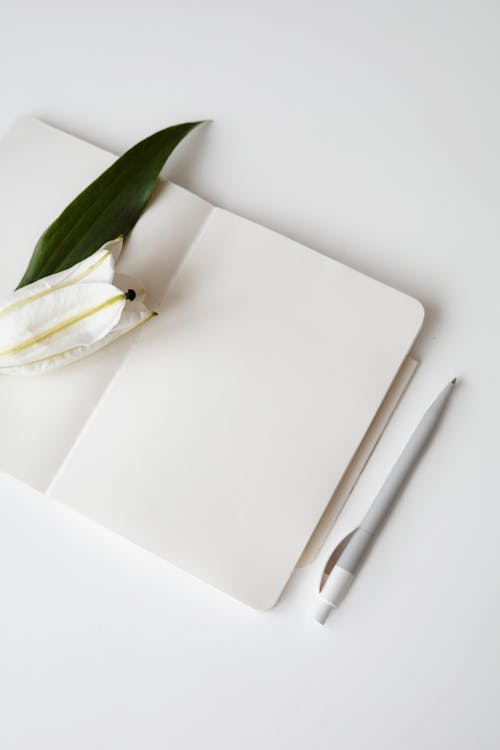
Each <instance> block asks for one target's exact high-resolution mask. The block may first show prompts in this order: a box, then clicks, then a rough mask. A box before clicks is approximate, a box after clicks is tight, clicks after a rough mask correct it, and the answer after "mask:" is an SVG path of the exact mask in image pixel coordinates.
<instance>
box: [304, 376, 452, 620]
mask: <svg viewBox="0 0 500 750" xmlns="http://www.w3.org/2000/svg"><path fill="white" fill-rule="evenodd" d="M455 383H456V378H454V379H453V380H452V381H451V383H448V385H447V386H446V388H444V389H443V390H442V391H441V393H440V394H439V396H438V397H437V398H436V400H435V401H434V402H433V404H432V405H431V406H430V407H429V408H428V409H427V411H426V412H425V414H424V416H423V417H422V419H421V420H420V422H419V424H418V425H417V427H416V429H415V432H414V433H413V435H412V436H411V438H410V439H409V441H408V443H407V444H406V446H405V448H404V449H403V452H402V453H401V455H400V456H399V458H398V460H397V461H396V463H395V464H394V466H393V468H392V470H391V472H390V474H389V476H388V477H387V479H386V480H385V482H384V484H383V486H382V489H381V490H380V491H379V493H378V495H377V496H376V497H375V500H374V501H373V503H372V505H371V506H370V508H369V510H368V512H367V514H366V515H365V517H364V518H363V520H362V522H361V524H360V525H359V526H358V528H356V529H354V531H352V532H351V533H350V534H348V535H347V536H346V537H344V539H343V540H342V541H341V542H340V543H339V544H338V545H337V547H336V548H335V550H334V551H333V553H332V555H331V556H330V558H329V560H328V562H327V564H326V566H325V568H324V570H323V574H322V577H321V584H320V588H319V592H318V596H317V601H316V606H315V611H314V619H315V620H316V621H317V622H319V623H321V624H322V625H323V624H324V623H325V621H326V619H327V617H328V615H329V614H330V612H331V611H332V609H333V608H334V607H336V606H337V605H338V603H339V602H340V600H341V599H342V598H343V597H344V595H345V593H346V591H347V589H348V588H349V586H350V585H351V583H352V581H353V579H354V576H355V575H356V573H357V571H358V569H359V567H360V566H361V563H362V562H363V560H364V557H365V555H366V554H367V552H368V550H369V548H370V545H371V544H372V542H373V540H374V538H375V534H376V533H377V531H378V530H379V529H380V527H381V525H382V523H383V521H384V519H385V518H386V516H387V514H388V512H389V511H390V509H391V508H392V506H393V504H394V502H395V500H396V498H397V497H398V495H399V493H400V491H401V489H402V487H403V485H404V483H405V481H406V479H407V478H408V476H409V475H410V473H411V471H412V470H413V467H414V466H415V464H416V463H417V461H418V459H419V457H420V455H421V453H422V451H423V450H424V448H425V446H426V445H427V443H428V442H429V440H430V438H431V437H432V434H433V432H434V429H435V427H436V425H437V423H438V421H439V419H440V417H441V414H442V413H443V410H444V407H445V406H446V403H447V401H448V399H449V397H450V395H451V393H452V391H453V386H454V385H455Z"/></svg>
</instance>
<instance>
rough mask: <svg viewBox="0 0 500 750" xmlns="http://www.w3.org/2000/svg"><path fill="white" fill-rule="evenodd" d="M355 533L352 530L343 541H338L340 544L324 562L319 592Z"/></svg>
mask: <svg viewBox="0 0 500 750" xmlns="http://www.w3.org/2000/svg"><path fill="white" fill-rule="evenodd" d="M355 531H356V529H353V530H352V531H350V532H349V534H347V536H345V537H344V538H343V539H341V540H340V542H339V543H338V544H337V546H336V547H335V549H334V550H333V552H332V554H331V555H330V557H329V558H328V560H327V561H326V565H325V567H324V568H323V572H322V574H321V581H320V584H319V590H320V591H321V589H322V588H323V586H324V585H325V583H326V581H327V579H328V576H329V575H330V573H331V572H332V570H333V568H334V567H335V563H336V562H337V560H338V559H339V557H340V555H341V554H342V552H343V551H344V550H345V548H346V547H347V545H348V543H349V539H350V538H351V537H352V535H353V534H354V532H355Z"/></svg>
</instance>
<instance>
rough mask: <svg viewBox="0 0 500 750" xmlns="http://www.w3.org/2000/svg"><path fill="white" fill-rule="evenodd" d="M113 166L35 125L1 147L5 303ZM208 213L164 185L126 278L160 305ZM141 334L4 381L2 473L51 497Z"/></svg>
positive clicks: (130, 245)
mask: <svg viewBox="0 0 500 750" xmlns="http://www.w3.org/2000/svg"><path fill="white" fill-rule="evenodd" d="M114 159H115V157H114V156H113V155H112V154H109V153H107V152H106V151H103V150H102V149H99V148H97V147H95V146H92V145H90V144H89V143H85V142H84V141H81V140H79V139H77V138H74V137H72V136H70V135H67V134H65V133H62V132H61V131H59V130H56V129H55V128H52V127H50V126H48V125H45V124H43V123H41V122H40V121H38V120H34V119H31V118H25V119H22V120H20V121H19V122H18V123H16V125H15V126H14V127H13V129H12V130H11V131H10V132H9V133H8V134H7V136H6V137H5V138H4V139H3V140H1V141H0V205H1V206H2V251H1V258H0V263H1V270H2V273H1V274H0V298H3V297H6V296H8V295H9V294H10V293H11V292H12V291H13V289H14V288H15V287H16V286H17V284H18V282H19V280H20V278H21V276H22V275H23V273H24V271H25V269H26V266H27V264H28V261H29V259H30V256H31V253H32V251H33V248H34V246H35V243H36V241H37V239H38V237H39V236H40V234H41V233H42V231H43V230H44V229H45V228H46V227H47V226H48V225H49V224H50V222H51V221H52V220H53V219H55V218H56V216H57V215H58V214H59V213H60V212H61V210H62V209H64V208H65V206H66V205H67V204H68V203H69V202H70V201H71V200H72V199H73V198H74V197H75V196H76V195H77V194H78V193H79V192H80V191H81V190H82V189H84V188H85V187H86V186H87V185H88V184H89V183H90V182H91V181H92V180H93V179H95V178H96V177H97V176H98V175H99V174H100V173H101V172H102V171H103V170H104V169H106V167H108V166H109V165H110V164H111V163H112V162H113V161H114ZM210 210H211V206H210V205H209V204H208V203H206V202H205V201H203V200H202V199H201V198H198V197H197V196H195V195H193V194H192V193H189V192H188V191H186V190H183V189H182V188H179V187H177V186H176V185H172V184H168V185H166V184H165V183H161V184H160V186H159V188H158V190H157V191H156V195H155V198H154V200H153V202H152V203H151V204H150V205H149V206H148V208H147V209H146V211H145V213H144V214H143V216H142V217H141V219H140V221H139V222H138V224H137V225H136V227H135V229H134V230H133V232H132V234H131V236H130V238H129V240H128V241H127V243H126V246H125V250H124V254H123V255H122V258H121V259H120V263H119V270H120V271H122V272H124V273H130V274H134V273H135V274H137V275H138V276H140V278H141V279H142V281H143V282H144V283H145V284H146V287H147V290H148V293H149V294H148V302H149V303H150V304H151V305H154V304H156V303H157V302H158V301H159V299H160V298H161V296H162V292H163V290H164V287H165V285H166V283H167V282H168V280H169V278H170V277H171V275H172V273H173V272H174V270H175V268H176V267H177V265H178V262H179V260H180V258H182V256H183V254H184V253H185V252H186V250H187V248H188V247H189V244H190V242H191V240H192V239H193V237H194V236H195V234H196V232H197V231H198V230H199V228H200V226H201V225H202V224H203V222H204V220H205V218H206V216H207V215H208V214H209V212H210ZM136 335H137V334H136V333H134V334H131V335H130V334H129V335H128V336H127V337H124V338H123V339H122V340H121V341H119V342H117V343H115V344H113V345H112V346H110V347H108V348H106V349H104V350H102V351H101V352H99V353H98V354H95V355H93V356H92V357H90V358H89V359H88V360H84V361H81V362H79V363H77V364H75V365H71V366H69V367H67V368H64V369H62V370H58V371H56V372H53V373H48V374H46V375H44V376H43V377H39V378H33V377H31V378H26V377H19V376H15V377H12V376H2V377H1V379H0V415H1V416H0V469H1V470H3V471H6V472H8V473H9V474H12V475H14V476H16V477H18V478H20V479H22V480H24V481H25V482H27V483H28V484H31V485H32V486H34V487H36V488H37V489H39V490H45V489H46V488H47V486H48V484H49V482H50V481H51V480H52V478H53V476H54V474H55V472H56V471H57V469H58V468H59V466H60V464H61V462H62V460H63V458H64V457H65V456H66V454H67V452H68V450H69V448H70V447H71V445H72V444H73V442H74V440H75V438H76V436H77V435H78V433H79V432H80V430H81V428H82V426H83V425H84V423H85V421H86V420H87V418H88V417H89V416H90V414H91V412H92V409H93V408H94V406H95V404H96V403H97V401H98V400H99V398H100V396H101V395H102V393H103V391H104V390H105V388H106V386H107V385H108V384H109V382H110V380H111V378H112V376H113V374H114V373H115V372H116V370H117V368H118V367H119V366H120V363H121V362H122V361H123V358H124V356H125V355H126V353H127V351H128V350H129V348H130V346H131V345H132V344H133V340H134V337H135V336H136Z"/></svg>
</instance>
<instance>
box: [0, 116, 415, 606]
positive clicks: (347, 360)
mask: <svg viewBox="0 0 500 750" xmlns="http://www.w3.org/2000/svg"><path fill="white" fill-rule="evenodd" d="M113 159H114V157H113V156H112V155H111V154H109V153H107V152H105V151H103V150H102V149H99V148H96V147H95V146H92V145H90V144H88V143H86V142H84V141H81V140H79V139H77V138H74V137H72V136H69V135H67V134H65V133H62V132H61V131H59V130H57V129H55V128H52V127H50V126H48V125H45V124H43V123H41V122H39V121H37V120H35V119H30V118H26V119H22V120H20V121H18V122H17V123H16V125H15V126H14V127H13V128H12V130H11V131H10V132H9V133H8V134H7V135H6V136H5V138H4V139H3V140H2V141H1V142H0V205H1V206H2V214H3V215H2V230H3V249H2V255H1V270H2V273H1V274H0V296H7V295H8V294H9V293H10V292H11V291H12V290H13V289H14V287H15V286H16V285H17V283H18V281H19V279H20V277H21V276H22V273H23V271H24V269H25V267H26V265H27V263H28V260H29V257H30V255H31V252H32V248H33V247H34V245H35V242H36V240H37V239H38V237H39V235H40V234H41V232H42V231H43V230H44V229H45V227H46V226H47V225H48V224H49V223H50V221H51V220H52V219H53V218H55V216H56V215H57V214H58V213H59V212H60V211H61V210H62V209H63V208H64V207H65V205H66V204H67V203H68V202H69V201H70V200H71V199H72V198H73V197H74V196H75V195H76V194H77V193H78V192H79V191H80V190H82V189H83V188H84V187H85V186H86V185H87V184H88V183H89V182H90V181H91V180H92V179H94V178H95V177H96V176H97V175H98V174H99V173H100V172H101V171H103V170H104V169H105V168H106V167H107V166H108V165H109V164H110V163H111V162H112V160H113ZM119 270H120V271H121V272H123V273H127V274H130V275H134V276H137V277H139V278H140V279H141V280H142V282H143V284H144V286H145V288H146V289H147V292H148V296H147V299H146V302H147V303H148V304H149V306H150V307H151V308H153V309H156V310H158V311H159V313H160V314H159V316H158V317H157V318H155V319H154V320H153V321H151V322H150V323H148V324H147V325H146V326H144V327H143V328H142V329H141V330H140V331H137V332H135V333H134V334H131V335H129V336H128V337H125V338H123V339H122V340H121V341H119V342H118V343H116V344H113V345H111V346H110V347H109V348H107V349H104V350H102V351H101V352H99V353H98V354H95V355H93V356H92V357H90V358H89V359H88V360H84V361H82V362H79V363H77V364H74V365H70V366H69V367H67V368H64V369H62V370H60V371H55V372H53V373H49V374H46V375H43V376H40V377H38V378H37V377H31V378H26V377H20V376H17V377H7V376H4V377H3V378H2V379H1V382H0V385H1V388H0V413H1V420H0V467H1V468H2V470H4V471H6V472H8V473H10V474H12V475H14V476H17V477H18V478H20V479H22V480H24V481H25V482H27V483H28V484H30V485H32V486H33V487H35V488H37V489H38V490H40V491H42V492H49V493H50V494H51V495H53V496H54V497H56V498H57V499H58V500H60V501H61V502H64V503H66V504H67V505H69V506H71V507H73V508H75V509H77V510H78V511H80V512H82V513H84V514H85V515H86V516H88V517H90V518H92V519H95V520H96V521H98V522H100V523H101V524H103V525H104V526H106V527H108V528H109V529H111V530H113V531H115V532H118V533H119V534H122V535H123V536H125V537H127V538H129V539H130V540H132V541H133V542H135V543H137V544H139V545H141V546H143V547H145V548H146V549H148V550H151V551H153V552H155V553H157V554H159V555H161V556H163V557H165V558H167V559H168V560H170V561H171V562H173V563H174V564H176V565H178V566H180V567H182V568H184V569H185V570H186V571H188V572H190V573H192V574H194V575H196V576H198V577H200V578H202V579H204V580H205V581H207V582H209V583H211V584H212V585H214V586H216V587H217V588H219V589H221V590H223V591H225V592H226V593H228V594H230V595H232V596H234V597H236V598H238V599H240V600H242V601H244V602H246V603H247V604H250V605H252V606H254V607H257V608H262V609H265V608H268V607H271V606H272V605H273V604H274V603H275V602H276V601H277V599H278V598H279V595H280V593H281V591H282V590H283V588H284V586H285V584H286V582H287V580H288V578H289V576H290V574H291V572H292V570H293V568H294V567H295V565H296V564H297V562H298V560H299V558H300V557H301V555H303V554H304V549H305V548H306V546H307V545H308V542H309V553H308V554H309V556H311V555H313V554H314V551H315V548H317V546H318V545H319V544H320V541H321V538H322V536H324V534H325V531H326V530H327V528H328V527H329V524H330V523H331V521H332V519H333V517H334V515H335V513H336V512H337V511H338V509H339V508H340V506H341V504H342V502H343V501H344V500H345V497H346V496H347V494H348V492H349V490H350V489H351V487H352V484H353V483H354V481H355V479H356V476H357V475H358V473H359V471H360V470H361V468H362V465H363V463H364V461H365V460H366V457H367V454H368V453H369V451H370V449H371V448H372V447H373V445H374V442H375V441H376V439H377V437H378V436H379V434H380V431H381V429H382V428H383V425H384V423H385V421H386V420H387V418H388V415H389V414H390V412H391V410H392V408H393V406H394V403H395V401H396V400H397V397H398V395H399V393H400V392H401V389H402V388H403V387H404V385H405V383H406V382H407V380H408V378H409V375H410V373H411V369H412V365H411V363H410V362H409V360H408V359H407V355H408V351H409V349H410V347H411V345H412V344H413V341H414V339H415V337H416V335H417V333H418V331H419V328H420V326H421V323H422V319H423V310H422V307H421V305H420V303H418V302H417V301H416V300H414V299H412V298H410V297H408V296H406V295H404V294H401V293H400V292H398V291H396V290H394V289H391V288H390V287H388V286H385V285H384V284H381V283H379V282H377V281H374V280H373V279H371V278H368V277H367V276H364V275H362V274H360V273H357V272H356V271H353V270H352V269H350V268H347V267H346V266H344V265H342V264H340V263H337V262H336V261H334V260H331V259H329V258H327V257H325V256H323V255H320V254H319V253H316V252H314V251H312V250H310V249H309V248H306V247H304V246H302V245H300V244H298V243H296V242H294V241H292V240H290V239H287V238H285V237H283V236H281V235H279V234H276V233H274V232H272V231H270V230H268V229H265V228H263V227H261V226H259V225H257V224H254V223H252V222H250V221H247V220H245V219H242V218H240V217H238V216H235V215H234V214H231V213H228V212H227V211H224V210H221V209H219V208H215V207H213V206H211V205H210V204H209V203H207V202H206V201H204V200H202V199H201V198H199V197H198V196H196V195H193V194H192V193H190V192H188V191H186V190H184V189H182V188H180V187H178V186H176V185H174V184H172V183H168V184H166V183H161V184H160V185H159V188H158V189H157V191H156V193H155V196H154V199H153V201H152V202H151V204H150V205H149V207H148V208H147V210H146V211H145V213H144V215H143V216H142V218H141V219H140V221H139V222H138V224H137V226H136V228H135V229H134V230H133V232H132V234H131V236H130V238H129V239H128V241H127V243H126V246H125V250H124V252H123V255H122V257H121V259H120V261H119ZM391 386H392V390H391ZM332 495H333V498H334V502H333V504H332V502H331V499H332ZM322 519H323V520H322ZM315 530H316V532H315V537H313V539H314V538H315V539H316V542H311V535H312V534H313V532H314V531H315Z"/></svg>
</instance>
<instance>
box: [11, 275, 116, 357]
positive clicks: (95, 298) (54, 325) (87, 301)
mask: <svg viewBox="0 0 500 750" xmlns="http://www.w3.org/2000/svg"><path fill="white" fill-rule="evenodd" d="M124 306H125V298H124V295H123V293H122V292H121V290H119V289H118V288H117V287H115V286H113V285H112V284H100V283H93V284H75V285H70V286H66V287H63V288H61V289H56V290H55V291H54V292H53V293H51V294H48V295H44V296H41V297H37V298H35V299H33V300H31V301H30V302H28V303H27V304H25V305H22V306H20V307H18V308H16V309H14V310H11V311H10V312H9V311H6V312H4V314H0V367H5V366H12V365H18V364H24V363H26V362H29V361H33V360H38V359H40V358H45V357H49V356H53V355H54V354H57V353H59V352H62V351H65V350H66V349H69V348H74V347H78V346H89V345H91V344H93V343H95V342H96V341H99V340H100V339H102V338H103V337H104V336H106V334H107V333H108V332H109V331H110V330H111V329H112V328H113V327H114V326H115V325H116V324H117V323H118V321H119V319H120V316H121V313H122V310H123V308H124Z"/></svg>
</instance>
